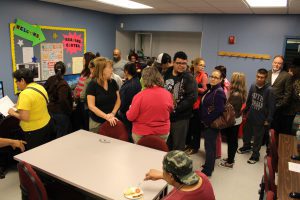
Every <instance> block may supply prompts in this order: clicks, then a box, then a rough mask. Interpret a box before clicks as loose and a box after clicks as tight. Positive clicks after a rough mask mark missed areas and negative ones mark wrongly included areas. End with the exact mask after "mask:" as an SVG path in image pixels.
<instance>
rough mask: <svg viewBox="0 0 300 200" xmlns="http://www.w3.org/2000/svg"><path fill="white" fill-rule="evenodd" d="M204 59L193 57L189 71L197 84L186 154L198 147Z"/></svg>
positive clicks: (204, 78)
mask: <svg viewBox="0 0 300 200" xmlns="http://www.w3.org/2000/svg"><path fill="white" fill-rule="evenodd" d="M204 69H205V60H204V59H203V58H195V59H194V60H193V61H192V67H191V71H192V73H193V74H194V78H195V80H196V82H197V85H198V89H197V90H198V97H197V101H196V102H195V103H194V105H193V117H192V118H191V119H190V125H189V131H188V134H187V137H186V150H185V152H186V153H187V154H189V155H190V154H194V153H197V152H198V149H199V148H200V138H201V127H200V123H199V122H200V115H199V106H200V103H201V98H202V95H203V94H204V92H205V91H206V90H207V86H206V85H207V79H208V78H207V74H206V72H205V71H204Z"/></svg>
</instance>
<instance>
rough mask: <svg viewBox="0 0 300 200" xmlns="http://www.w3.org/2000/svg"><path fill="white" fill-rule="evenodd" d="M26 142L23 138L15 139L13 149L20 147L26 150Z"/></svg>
mask: <svg viewBox="0 0 300 200" xmlns="http://www.w3.org/2000/svg"><path fill="white" fill-rule="evenodd" d="M25 144H27V143H26V142H25V141H23V140H14V141H13V143H12V144H11V146H12V148H13V149H16V148H19V149H20V150H21V151H22V152H23V151H25V146H24V145H25Z"/></svg>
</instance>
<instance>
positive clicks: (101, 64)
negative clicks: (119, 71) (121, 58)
mask: <svg viewBox="0 0 300 200" xmlns="http://www.w3.org/2000/svg"><path fill="white" fill-rule="evenodd" d="M90 65H93V66H95V71H94V73H93V74H94V78H95V79H97V81H98V82H99V84H100V85H101V86H103V85H104V81H105V80H104V76H103V71H104V69H105V67H106V66H107V65H113V62H112V61H111V60H109V59H106V58H104V57H97V58H95V59H94V60H92V61H91V63H90Z"/></svg>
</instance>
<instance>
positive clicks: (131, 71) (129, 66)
mask: <svg viewBox="0 0 300 200" xmlns="http://www.w3.org/2000/svg"><path fill="white" fill-rule="evenodd" d="M124 71H127V73H128V74H130V75H131V76H133V77H135V76H136V75H137V72H136V66H135V63H133V62H128V63H126V64H125V66H124Z"/></svg>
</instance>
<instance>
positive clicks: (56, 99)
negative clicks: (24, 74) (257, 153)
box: [44, 61, 73, 137]
mask: <svg viewBox="0 0 300 200" xmlns="http://www.w3.org/2000/svg"><path fill="white" fill-rule="evenodd" d="M54 71H55V75H54V76H51V77H49V79H48V80H47V81H46V83H45V85H44V87H45V89H46V90H47V93H48V96H49V104H48V111H49V113H50V115H51V117H52V119H54V122H55V125H56V137H61V136H64V135H66V134H68V133H70V132H71V120H70V117H71V113H72V106H73V98H72V91H71V88H70V86H69V85H68V83H67V82H66V81H65V80H64V78H63V75H64V74H65V72H66V66H65V64H64V63H63V62H61V61H59V62H57V63H55V65H54Z"/></svg>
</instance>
